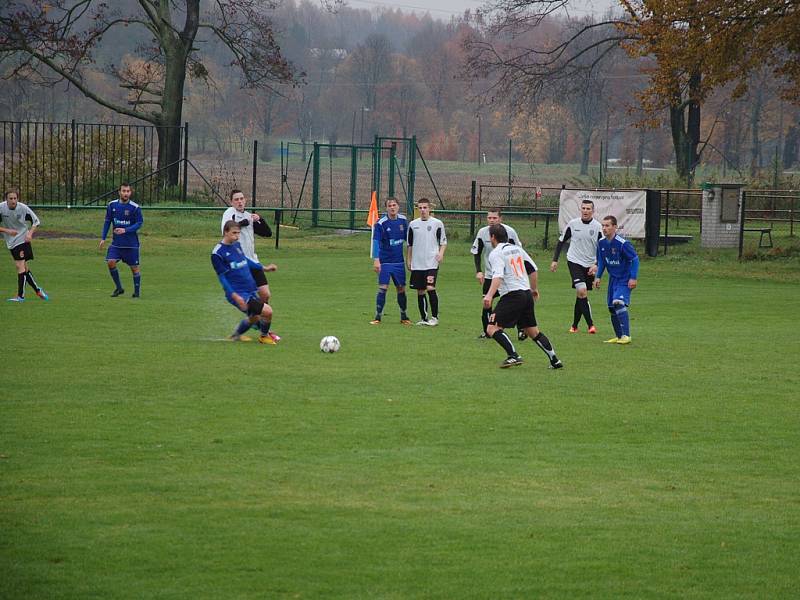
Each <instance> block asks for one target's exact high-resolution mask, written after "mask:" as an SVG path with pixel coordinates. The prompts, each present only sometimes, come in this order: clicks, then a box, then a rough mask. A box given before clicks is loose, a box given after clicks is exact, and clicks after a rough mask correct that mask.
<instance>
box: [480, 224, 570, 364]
mask: <svg viewBox="0 0 800 600" xmlns="http://www.w3.org/2000/svg"><path fill="white" fill-rule="evenodd" d="M489 238H490V240H491V243H492V247H493V248H494V250H492V253H491V254H490V255H489V263H490V266H491V269H492V283H491V285H490V286H489V290H488V291H487V292H486V295H485V296H484V297H483V306H484V307H486V308H488V307H490V306H491V305H492V299H493V298H494V294H495V292H500V300H499V301H498V302H497V305H496V306H495V307H494V312H493V313H492V314H491V315H490V316H489V326H488V327H487V330H486V332H487V334H488V335H489V337H491V338H492V339H493V340H494V341H496V342H497V343H498V344H500V346H501V347H502V348H503V350H505V351H506V354H507V355H508V356H507V357H506V359H505V360H504V361H503V362H502V363H500V368H502V369H505V368H507V367H514V366H517V365H520V364H522V357H521V356H520V355H519V354H517V350H516V348H514V343H513V342H512V341H511V338H509V337H508V334H506V332H505V331H504V330H505V329H507V328H508V327H514V326H515V325H517V326H518V327H521V328H522V329H523V331H525V333H526V334H527V335H528V337H529V338H531V339H532V340H533V342H534V343H535V344H536V345H537V346H539V348H541V349H542V352H544V353H545V354H546V355H547V358H548V359H549V361H550V368H551V369H560V368H561V367H563V366H564V365H563V364H562V362H561V361H560V360H559V359H558V356H556V352H555V350H554V349H553V346H552V344H551V343H550V340H549V339H547V336H546V335H544V334H543V333H542V332H541V331H539V327H538V326H537V323H536V314H535V313H534V300H538V299H539V287H538V274H537V272H536V263H535V262H533V259H532V258H531V257H530V256H529V255H528V253H527V252H525V250H523V249H522V248H520V247H519V246H517V245H515V244H509V243H508V233H507V232H506V230H505V228H504V227H503V226H502V225H500V224H497V225H491V226H490V227H489Z"/></svg>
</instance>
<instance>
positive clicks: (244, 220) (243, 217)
mask: <svg viewBox="0 0 800 600" xmlns="http://www.w3.org/2000/svg"><path fill="white" fill-rule="evenodd" d="M228 221H236V222H237V223H238V224H239V227H240V229H241V233H240V234H239V245H240V246H241V247H242V250H244V255H245V256H246V257H247V258H249V259H250V260H252V261H254V262H259V260H258V255H257V254H256V241H255V234H254V233H253V215H252V214H250V212H249V211H246V210H243V211H242V212H239V211H238V210H236V209H235V208H234V207H233V206H231V207H229V208H228V209H227V210H226V211H225V212H224V213H222V223H221V225H220V229H221V230H222V233H223V235H224V233H225V231H224V230H225V223H227V222H228Z"/></svg>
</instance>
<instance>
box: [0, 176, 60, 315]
mask: <svg viewBox="0 0 800 600" xmlns="http://www.w3.org/2000/svg"><path fill="white" fill-rule="evenodd" d="M26 221H27V222H26ZM28 223H30V227H28ZM39 223H40V221H39V217H37V216H36V213H35V212H33V211H32V210H31V209H30V207H28V206H27V205H26V204H23V203H22V202H20V201H19V194H18V193H17V192H16V191H14V190H9V191H7V192H6V199H5V201H4V202H1V203H0V233H2V234H3V237H4V238H5V241H6V246H7V247H8V249H9V250H10V251H11V257H12V258H13V259H14V265H15V266H16V267H17V295H16V296H14V297H13V298H9V299H8V301H9V302H25V283H26V282H27V283H28V285H30V286H31V287H32V288H33V291H34V292H36V295H37V296H39V298H41V299H42V300H48V299H49V296H48V295H47V293H45V291H44V290H43V289H42V288H40V287H39V286H38V285H37V284H36V280H35V279H34V278H33V274H32V273H31V271H30V269H29V268H28V261H29V260H33V247H32V246H31V240H32V239H33V234H34V232H35V231H36V228H37V227H39Z"/></svg>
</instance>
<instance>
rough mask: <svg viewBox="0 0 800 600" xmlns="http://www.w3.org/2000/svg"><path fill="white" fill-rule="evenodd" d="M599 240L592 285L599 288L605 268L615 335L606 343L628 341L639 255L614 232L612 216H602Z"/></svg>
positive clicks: (615, 224) (615, 229)
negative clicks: (632, 294) (595, 270)
mask: <svg viewBox="0 0 800 600" xmlns="http://www.w3.org/2000/svg"><path fill="white" fill-rule="evenodd" d="M603 236H604V237H603V239H602V240H600V242H598V244H597V265H598V267H597V276H596V277H595V280H594V287H595V288H596V289H598V290H599V289H600V278H601V277H602V276H603V271H605V270H606V269H608V272H609V274H610V275H611V277H610V278H609V281H608V312H610V313H611V325H612V326H613V327H614V333H615V334H616V337H613V338H611V339H610V340H606V343H607V344H630V343H631V330H630V327H631V326H630V316H629V315H628V306H630V304H631V292H632V291H633V289H634V288H635V287H636V284H637V277H638V276H639V256H638V255H637V254H636V249H635V248H634V247H633V244H631V243H630V242H629V241H628V240H626V239H625V238H623V237H622V236H620V235H617V218H616V217H615V216H614V215H608V216H607V217H603Z"/></svg>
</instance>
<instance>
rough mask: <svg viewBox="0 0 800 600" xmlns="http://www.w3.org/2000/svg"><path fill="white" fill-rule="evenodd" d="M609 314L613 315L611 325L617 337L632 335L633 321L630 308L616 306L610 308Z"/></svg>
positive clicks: (621, 305) (622, 305) (620, 305)
mask: <svg viewBox="0 0 800 600" xmlns="http://www.w3.org/2000/svg"><path fill="white" fill-rule="evenodd" d="M608 312H610V313H611V325H613V327H614V333H615V334H616V336H617V337H622V336H623V335H630V334H631V321H630V316H629V315H628V307H627V306H625V305H624V304H615V305H614V306H609V307H608Z"/></svg>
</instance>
